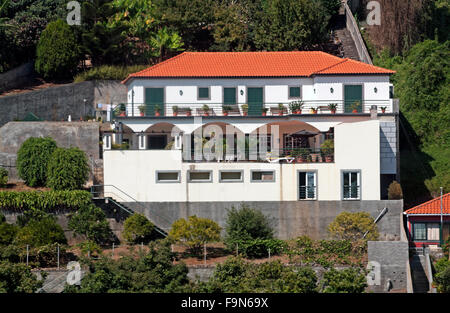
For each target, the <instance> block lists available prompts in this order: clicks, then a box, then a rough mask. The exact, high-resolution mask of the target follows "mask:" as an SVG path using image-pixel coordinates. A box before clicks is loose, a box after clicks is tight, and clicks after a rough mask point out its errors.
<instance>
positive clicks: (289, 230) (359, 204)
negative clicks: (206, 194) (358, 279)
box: [124, 200, 403, 241]
mask: <svg viewBox="0 0 450 313" xmlns="http://www.w3.org/2000/svg"><path fill="white" fill-rule="evenodd" d="M124 204H125V205H126V206H127V207H129V208H130V209H132V210H134V211H137V212H140V213H143V214H144V215H146V216H147V217H148V218H149V219H150V220H151V221H153V222H154V223H155V224H156V225H158V226H159V227H161V228H162V229H164V230H169V229H170V226H171V224H172V223H173V222H174V221H176V220H177V219H179V218H187V217H188V216H190V215H197V216H199V217H204V218H209V219H212V220H214V221H216V222H217V223H219V225H220V226H221V227H224V226H225V222H226V218H227V209H230V208H231V207H232V206H235V207H237V208H239V207H240V205H241V204H242V203H240V202H193V203H186V202H167V203H162V202H151V203H132V202H130V203H124ZM245 204H247V205H249V206H250V207H252V208H255V209H258V210H260V211H261V212H262V213H263V214H265V215H266V216H268V217H269V218H270V220H271V222H272V226H273V228H274V229H275V235H276V236H277V237H278V238H281V239H290V238H295V237H298V236H302V235H308V236H310V237H311V238H313V239H324V238H328V237H329V234H328V231H327V226H328V225H329V224H330V223H331V222H332V221H333V220H334V219H335V217H336V216H337V215H338V214H339V213H342V212H344V211H349V212H359V211H365V212H369V213H370V214H371V216H373V217H374V218H376V217H377V216H378V215H379V214H380V212H381V211H382V210H383V208H388V212H387V213H386V214H385V215H384V217H383V218H381V220H380V221H379V222H378V230H379V232H380V235H381V238H380V239H381V240H388V241H394V240H400V224H401V223H400V215H401V212H403V201H402V200H384V201H296V202H290V201H286V202H246V203H245Z"/></svg>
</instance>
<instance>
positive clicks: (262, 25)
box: [252, 0, 330, 51]
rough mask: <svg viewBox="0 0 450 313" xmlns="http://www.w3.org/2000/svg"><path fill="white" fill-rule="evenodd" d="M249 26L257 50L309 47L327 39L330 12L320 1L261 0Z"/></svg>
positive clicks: (306, 48) (307, 48)
mask: <svg viewBox="0 0 450 313" xmlns="http://www.w3.org/2000/svg"><path fill="white" fill-rule="evenodd" d="M262 3H263V4H262V7H261V9H260V10H258V11H257V13H256V16H255V20H254V21H253V25H252V27H253V28H254V43H255V46H256V48H257V49H258V50H269V51H285V50H309V49H312V48H313V47H314V46H316V45H317V44H321V43H324V42H325V41H326V40H327V39H328V31H327V28H328V21H329V19H330V16H329V15H328V14H327V12H326V10H325V9H324V8H323V7H322V3H321V2H320V1H310V0H268V1H266V2H262Z"/></svg>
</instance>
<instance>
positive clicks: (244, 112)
mask: <svg viewBox="0 0 450 313" xmlns="http://www.w3.org/2000/svg"><path fill="white" fill-rule="evenodd" d="M242 114H243V115H244V116H247V114H248V104H243V105H242Z"/></svg>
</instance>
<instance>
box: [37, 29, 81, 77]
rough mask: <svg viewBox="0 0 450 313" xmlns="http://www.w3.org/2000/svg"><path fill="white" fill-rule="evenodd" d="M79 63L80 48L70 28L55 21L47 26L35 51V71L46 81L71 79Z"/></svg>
mask: <svg viewBox="0 0 450 313" xmlns="http://www.w3.org/2000/svg"><path fill="white" fill-rule="evenodd" d="M79 61H80V46H79V44H78V40H77V38H76V36H75V34H74V32H73V31H72V29H71V28H70V26H69V25H68V24H67V23H66V22H64V21H62V20H57V21H54V22H51V23H49V24H48V25H47V27H46V28H45V30H44V31H43V32H42V34H41V36H40V38H39V42H38V45H37V49H36V63H35V68H36V71H37V72H38V73H39V74H41V75H42V76H44V78H46V79H48V78H50V79H60V78H71V77H72V76H73V74H74V73H75V71H76V69H77V66H78V62H79Z"/></svg>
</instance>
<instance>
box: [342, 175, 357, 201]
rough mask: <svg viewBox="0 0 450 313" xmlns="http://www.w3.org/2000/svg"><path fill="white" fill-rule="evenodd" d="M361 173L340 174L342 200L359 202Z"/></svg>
mask: <svg viewBox="0 0 450 313" xmlns="http://www.w3.org/2000/svg"><path fill="white" fill-rule="evenodd" d="M360 189H361V173H360V172H359V171H346V172H343V173H342V190H343V198H344V200H359V199H360V198H361V190H360Z"/></svg>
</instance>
